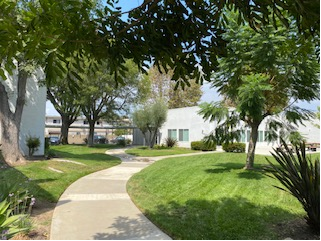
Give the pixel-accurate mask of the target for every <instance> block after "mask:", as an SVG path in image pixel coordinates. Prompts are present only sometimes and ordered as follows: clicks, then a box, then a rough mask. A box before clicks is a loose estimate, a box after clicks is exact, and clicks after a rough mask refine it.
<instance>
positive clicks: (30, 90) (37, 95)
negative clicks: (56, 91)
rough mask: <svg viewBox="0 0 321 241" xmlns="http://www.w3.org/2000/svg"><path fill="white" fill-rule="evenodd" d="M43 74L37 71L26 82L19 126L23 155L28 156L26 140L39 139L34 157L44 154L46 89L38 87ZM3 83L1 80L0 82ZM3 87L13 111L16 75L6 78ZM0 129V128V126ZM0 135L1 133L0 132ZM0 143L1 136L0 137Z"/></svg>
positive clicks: (15, 95)
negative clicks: (38, 145) (30, 138)
mask: <svg viewBox="0 0 321 241" xmlns="http://www.w3.org/2000/svg"><path fill="white" fill-rule="evenodd" d="M44 76H45V75H44V72H43V71H42V70H40V69H39V70H38V71H37V72H36V73H35V74H34V75H32V76H30V77H29V78H28V80H27V86H26V102H25V106H24V109H23V113H22V117H21V126H20V135H19V141H20V143H19V144H20V149H21V151H22V153H23V155H25V156H27V155H28V151H29V150H28V147H27V145H26V139H27V138H28V136H32V137H38V138H39V139H40V142H41V144H40V147H39V148H38V150H37V151H36V152H35V153H34V155H44V153H45V149H44V148H45V147H44V143H45V135H44V130H45V116H46V99H47V96H46V87H43V86H41V85H39V80H43V79H44ZM0 81H3V80H0ZM3 83H4V85H5V87H6V91H7V93H8V96H9V101H10V108H11V110H14V109H15V103H16V98H17V75H16V74H15V75H13V77H12V76H8V75H7V80H5V81H4V82H3ZM0 128H1V126H0ZM0 133H1V131H0ZM0 143H1V136H0Z"/></svg>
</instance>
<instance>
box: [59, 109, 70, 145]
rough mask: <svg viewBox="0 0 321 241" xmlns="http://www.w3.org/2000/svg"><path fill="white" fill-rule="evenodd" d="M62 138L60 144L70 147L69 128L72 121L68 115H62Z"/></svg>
mask: <svg viewBox="0 0 321 241" xmlns="http://www.w3.org/2000/svg"><path fill="white" fill-rule="evenodd" d="M61 121H62V124H61V131H60V132H61V136H60V142H61V144H63V145H68V133H69V127H70V124H69V123H70V121H69V117H68V115H61Z"/></svg>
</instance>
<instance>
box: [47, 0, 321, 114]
mask: <svg viewBox="0 0 321 241" xmlns="http://www.w3.org/2000/svg"><path fill="white" fill-rule="evenodd" d="M142 2H143V0H120V1H119V3H118V5H117V6H120V7H122V11H123V12H127V11H129V10H131V9H133V8H135V7H137V6H139V5H140V4H142ZM202 90H203V96H202V97H201V101H200V102H212V101H219V100H221V99H222V98H221V97H220V96H219V94H218V93H217V92H216V91H215V89H212V88H211V85H210V84H209V83H204V84H203V86H202ZM297 105H298V106H300V107H301V108H305V109H308V110H311V111H317V107H318V106H320V101H319V100H316V101H312V102H310V103H309V102H298V103H297ZM46 115H51V116H59V113H58V112H57V111H56V110H55V108H54V107H53V105H52V104H51V103H50V101H47V103H46Z"/></svg>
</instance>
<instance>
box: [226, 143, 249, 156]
mask: <svg viewBox="0 0 321 241" xmlns="http://www.w3.org/2000/svg"><path fill="white" fill-rule="evenodd" d="M245 147H246V145H245V143H240V142H236V143H224V144H223V145H222V148H223V150H224V151H226V152H239V153H240V152H245Z"/></svg>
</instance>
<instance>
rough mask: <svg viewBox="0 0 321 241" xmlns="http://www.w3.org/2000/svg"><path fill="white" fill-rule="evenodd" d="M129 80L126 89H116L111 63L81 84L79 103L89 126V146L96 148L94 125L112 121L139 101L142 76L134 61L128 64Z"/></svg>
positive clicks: (120, 87) (126, 80) (124, 81)
mask: <svg viewBox="0 0 321 241" xmlns="http://www.w3.org/2000/svg"><path fill="white" fill-rule="evenodd" d="M126 67H127V69H128V70H127V72H126V73H127V77H126V79H124V80H123V86H118V88H117V87H116V86H115V81H114V77H113V76H112V75H111V74H110V72H109V65H108V63H103V64H102V65H101V66H100V67H99V68H98V70H97V71H95V73H90V72H89V73H88V75H87V76H85V77H84V78H83V81H82V82H80V83H79V97H78V100H77V103H78V105H79V106H80V108H81V111H82V113H83V114H84V115H85V116H86V119H87V121H88V124H89V136H88V145H89V146H92V145H93V137H94V128H95V123H96V122H97V121H98V120H100V119H106V120H107V121H111V120H113V119H114V118H115V116H118V115H120V114H121V112H126V111H128V110H129V107H130V106H131V105H133V104H135V103H136V102H138V101H139V99H140V94H139V89H140V86H141V85H143V83H142V81H141V75H140V72H139V71H138V69H137V67H136V66H135V65H134V63H133V62H132V61H127V63H126Z"/></svg>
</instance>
